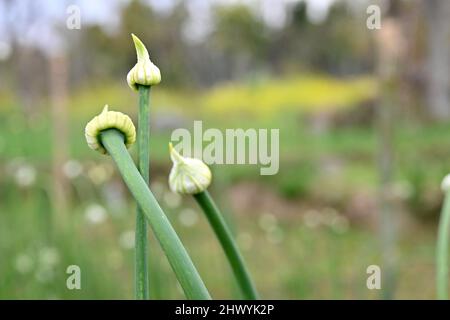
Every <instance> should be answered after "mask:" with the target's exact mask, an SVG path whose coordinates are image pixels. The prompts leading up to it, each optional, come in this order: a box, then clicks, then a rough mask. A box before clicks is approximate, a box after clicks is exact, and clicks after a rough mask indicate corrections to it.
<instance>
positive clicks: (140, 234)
mask: <svg viewBox="0 0 450 320" xmlns="http://www.w3.org/2000/svg"><path fill="white" fill-rule="evenodd" d="M149 95H150V87H149V86H139V113H138V132H137V142H138V154H139V161H138V168H139V172H140V173H141V176H142V178H143V179H144V181H145V183H146V184H147V185H148V184H149V171H150V168H149V162H150V148H149V139H150V130H149ZM135 234H136V241H135V242H136V248H135V296H136V299H139V300H146V299H148V298H149V288H148V264H147V255H148V253H147V221H145V217H144V213H143V212H142V209H141V208H140V207H139V206H138V207H137V209H136V233H135Z"/></svg>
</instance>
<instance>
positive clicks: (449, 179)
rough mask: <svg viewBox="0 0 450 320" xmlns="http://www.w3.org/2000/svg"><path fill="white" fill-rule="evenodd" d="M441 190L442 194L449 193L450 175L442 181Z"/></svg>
mask: <svg viewBox="0 0 450 320" xmlns="http://www.w3.org/2000/svg"><path fill="white" fill-rule="evenodd" d="M441 189H442V191H444V192H447V191H450V174H448V175H446V176H445V177H444V179H443V180H442V183H441Z"/></svg>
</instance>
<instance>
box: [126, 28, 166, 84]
mask: <svg viewBox="0 0 450 320" xmlns="http://www.w3.org/2000/svg"><path fill="white" fill-rule="evenodd" d="M131 36H132V37H133V41H134V46H135V47H136V54H137V59H138V61H137V63H136V65H135V66H134V67H133V68H132V69H131V70H130V72H128V75H127V82H128V85H129V86H130V88H131V89H133V90H138V85H143V86H152V85H155V84H158V83H160V82H161V72H160V71H159V69H158V67H157V66H155V65H154V64H153V62H151V61H150V56H149V55H148V51H147V49H146V48H145V46H144V44H143V43H142V41H141V40H139V38H138V37H136V36H135V35H134V34H131Z"/></svg>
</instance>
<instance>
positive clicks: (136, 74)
mask: <svg viewBox="0 0 450 320" xmlns="http://www.w3.org/2000/svg"><path fill="white" fill-rule="evenodd" d="M132 38H133V41H134V45H135V48H136V54H137V59H138V61H137V63H136V65H135V66H134V67H133V68H132V69H131V70H130V72H129V73H128V75H127V82H128V85H129V86H130V88H131V89H133V90H134V91H138V92H139V112H138V133H137V142H138V155H139V157H138V168H139V172H140V173H141V176H142V178H143V179H144V182H145V183H146V184H147V185H149V180H150V179H149V174H150V173H149V171H150V129H149V121H150V103H149V102H150V88H151V86H152V85H156V84H158V83H159V82H160V81H161V73H160V71H159V69H158V67H156V66H155V65H154V64H153V63H152V62H151V61H150V57H149V54H148V52H147V49H146V48H145V46H144V44H143V43H142V42H141V40H139V38H138V37H136V36H135V35H134V34H132ZM147 256H148V244H147V222H146V220H145V217H144V213H143V210H142V208H141V207H140V206H138V207H137V209H136V244H135V296H136V299H140V300H145V299H148V298H149V283H148V258H147Z"/></svg>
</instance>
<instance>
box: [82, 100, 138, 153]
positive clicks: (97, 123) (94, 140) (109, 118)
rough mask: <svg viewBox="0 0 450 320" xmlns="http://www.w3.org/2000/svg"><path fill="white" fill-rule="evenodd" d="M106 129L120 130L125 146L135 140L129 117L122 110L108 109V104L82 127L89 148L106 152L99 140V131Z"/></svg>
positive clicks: (133, 128)
mask: <svg viewBox="0 0 450 320" xmlns="http://www.w3.org/2000/svg"><path fill="white" fill-rule="evenodd" d="M106 129H117V130H119V131H120V132H122V134H123V137H124V143H125V145H126V147H127V148H129V147H130V146H131V145H132V144H133V143H134V142H135V141H136V128H135V127H134V124H133V121H131V119H130V117H129V116H127V115H126V114H123V113H122V112H117V111H109V110H108V105H106V106H105V107H104V108H103V111H102V112H101V113H100V114H99V115H98V116H95V117H94V118H93V119H92V120H91V121H89V122H88V124H87V125H86V128H85V129H84V135H85V137H86V141H87V144H88V146H89V148H91V149H93V150H97V151H98V152H100V153H102V154H107V153H108V151H106V149H105V148H104V147H103V145H102V142H101V141H100V133H101V132H102V131H103V130H106Z"/></svg>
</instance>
